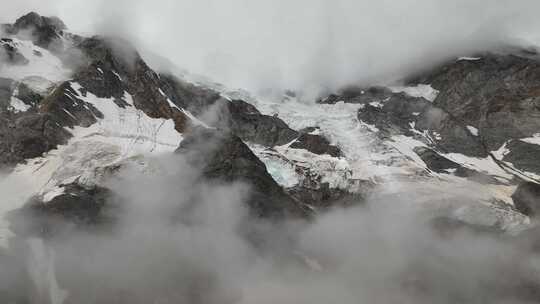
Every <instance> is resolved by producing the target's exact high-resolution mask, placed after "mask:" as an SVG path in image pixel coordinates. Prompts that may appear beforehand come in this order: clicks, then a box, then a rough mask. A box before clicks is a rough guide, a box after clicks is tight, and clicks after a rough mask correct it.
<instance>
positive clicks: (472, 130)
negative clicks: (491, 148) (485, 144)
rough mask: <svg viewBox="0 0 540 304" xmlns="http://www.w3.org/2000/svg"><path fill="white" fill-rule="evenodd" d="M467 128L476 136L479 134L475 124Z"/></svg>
mask: <svg viewBox="0 0 540 304" xmlns="http://www.w3.org/2000/svg"><path fill="white" fill-rule="evenodd" d="M467 130H469V132H471V134H472V135H474V136H478V134H479V133H478V129H477V128H475V127H473V126H467Z"/></svg>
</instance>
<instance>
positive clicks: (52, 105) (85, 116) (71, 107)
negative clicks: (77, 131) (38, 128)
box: [40, 82, 103, 128]
mask: <svg viewBox="0 0 540 304" xmlns="http://www.w3.org/2000/svg"><path fill="white" fill-rule="evenodd" d="M78 96H79V93H78V92H76V91H75V90H74V89H73V87H72V86H71V84H70V83H69V82H64V83H63V84H62V85H60V86H59V87H58V88H57V89H56V90H54V92H52V93H51V95H49V96H48V97H47V98H45V99H44V100H43V102H42V103H41V104H40V112H43V113H49V114H51V115H53V116H54V117H55V118H56V121H57V122H58V123H59V124H61V125H62V126H66V127H70V128H72V127H74V126H81V127H89V126H91V125H93V124H94V123H96V122H97V119H99V118H103V114H102V113H101V112H99V111H98V110H97V109H96V108H95V107H94V106H93V105H91V104H89V103H87V102H84V101H82V100H81V99H79V98H77V97H78Z"/></svg>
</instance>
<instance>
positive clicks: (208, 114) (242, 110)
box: [161, 75, 298, 147]
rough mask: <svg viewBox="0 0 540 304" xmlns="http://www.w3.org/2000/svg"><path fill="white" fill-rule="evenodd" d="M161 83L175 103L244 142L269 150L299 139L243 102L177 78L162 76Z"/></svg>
mask: <svg viewBox="0 0 540 304" xmlns="http://www.w3.org/2000/svg"><path fill="white" fill-rule="evenodd" d="M161 81H162V84H163V86H164V90H165V92H167V95H168V96H170V97H171V100H172V101H173V102H174V103H175V104H176V105H179V106H181V107H184V108H186V109H189V111H191V112H192V113H194V114H195V115H197V116H199V117H200V118H201V119H202V120H203V121H205V122H206V123H207V124H208V125H210V126H213V127H217V128H220V129H223V130H228V131H230V132H232V133H234V134H235V135H236V136H238V137H240V138H241V139H242V140H244V141H247V142H251V143H255V144H260V145H263V146H266V147H274V146H276V145H284V144H286V143H289V142H291V141H292V140H294V139H295V138H296V137H298V132H296V131H295V130H292V129H291V128H289V126H287V124H286V123H285V122H284V121H282V120H281V119H279V118H278V117H274V116H268V115H263V114H261V113H260V112H259V111H258V110H257V109H256V108H255V107H254V106H252V105H251V104H249V103H247V102H245V101H243V100H228V99H225V98H222V97H221V96H220V94H219V93H217V92H215V91H212V90H210V89H206V88H200V87H197V86H195V85H192V84H189V83H186V82H184V81H182V80H180V79H178V78H176V77H174V76H170V75H162V76H161Z"/></svg>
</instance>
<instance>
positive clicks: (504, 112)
mask: <svg viewBox="0 0 540 304" xmlns="http://www.w3.org/2000/svg"><path fill="white" fill-rule="evenodd" d="M420 82H423V83H431V85H432V86H433V87H434V88H436V89H437V90H439V91H440V94H439V95H438V97H437V99H436V100H435V102H434V104H435V105H436V106H437V107H440V108H441V109H444V110H445V111H446V112H447V113H452V115H453V116H454V117H456V118H458V119H459V120H460V121H462V122H463V124H465V125H470V126H474V127H476V128H477V129H478V130H479V134H480V137H481V138H482V141H483V143H484V144H485V146H486V148H487V149H488V150H489V151H494V150H497V149H499V148H500V147H501V146H502V145H503V144H504V143H505V142H506V141H508V140H509V139H519V138H525V137H530V136H532V135H533V134H535V133H537V132H538V130H539V128H540V120H539V119H538V117H540V63H539V62H537V61H536V60H533V59H529V58H524V57H519V56H514V55H496V54H485V55H483V57H482V58H481V59H479V60H474V61H466V60H463V61H457V62H453V63H450V64H448V65H445V66H443V67H442V68H439V69H437V70H436V71H435V72H432V73H431V74H428V75H426V76H424V77H423V78H421V79H420Z"/></svg>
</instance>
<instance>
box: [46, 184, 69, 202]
mask: <svg viewBox="0 0 540 304" xmlns="http://www.w3.org/2000/svg"><path fill="white" fill-rule="evenodd" d="M65 190H66V189H65V188H64V187H61V186H56V187H53V188H52V189H50V190H49V191H47V192H46V193H44V194H42V195H43V202H44V203H48V202H50V201H52V200H53V199H54V198H55V197H57V196H60V195H62V194H64V193H65V192H64V191H65Z"/></svg>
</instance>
